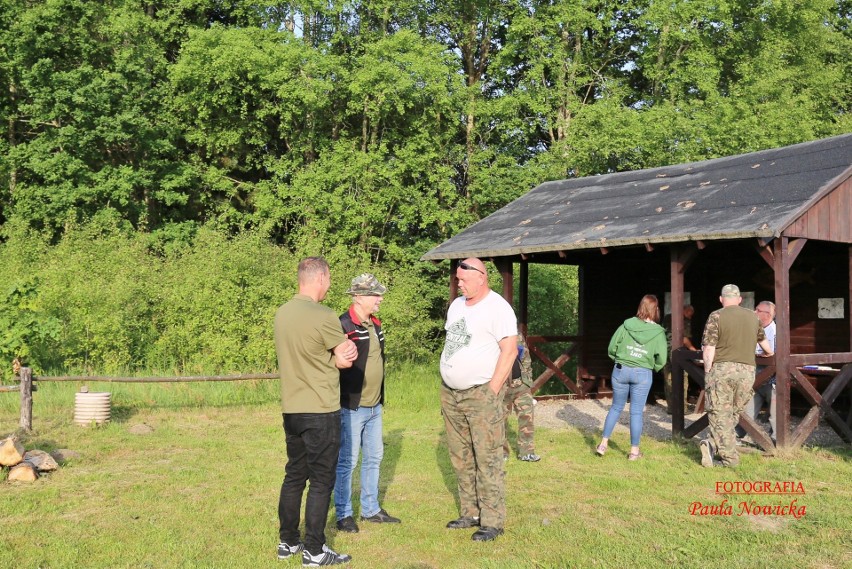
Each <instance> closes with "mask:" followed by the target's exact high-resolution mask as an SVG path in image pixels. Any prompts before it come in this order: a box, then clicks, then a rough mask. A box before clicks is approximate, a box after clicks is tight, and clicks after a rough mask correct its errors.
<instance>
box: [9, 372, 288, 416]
mask: <svg viewBox="0 0 852 569" xmlns="http://www.w3.org/2000/svg"><path fill="white" fill-rule="evenodd" d="M19 375H20V378H21V383H20V384H19V385H3V386H0V392H4V391H6V392H10V391H19V392H20V393H21V420H20V423H19V428H20V429H21V430H22V431H25V432H30V431H32V430H33V382H34V381H99V382H106V383H185V382H190V381H202V382H206V381H244V380H250V379H278V377H279V376H278V374H277V373H248V374H241V375H187V376H182V377H178V376H175V377H120V376H104V375H41V376H34V375H33V372H32V369H30V368H28V367H22V368H20V371H19Z"/></svg>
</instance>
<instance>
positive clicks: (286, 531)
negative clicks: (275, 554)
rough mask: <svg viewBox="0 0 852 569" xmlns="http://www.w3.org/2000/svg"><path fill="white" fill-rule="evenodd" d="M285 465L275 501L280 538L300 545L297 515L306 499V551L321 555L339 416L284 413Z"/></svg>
mask: <svg viewBox="0 0 852 569" xmlns="http://www.w3.org/2000/svg"><path fill="white" fill-rule="evenodd" d="M284 434H285V436H286V440H287V466H285V467H284V482H283V483H282V484H281V495H280V497H279V499H278V519H279V520H280V522H281V526H280V530H279V537H280V538H281V541H283V542H286V543H289V544H290V545H293V544H296V543H299V513H300V510H301V507H302V494H303V493H304V491H305V486H306V485H307V482H308V481H310V485H308V497H307V499H306V500H305V549H307V550H308V551H310V552H311V553H313V554H315V555H316V554H318V553H321V552H322V546H323V545H324V544H325V520H326V517H328V505H329V502H330V501H331V490H332V488H334V472H335V467H336V466H337V454H338V451H339V448H340V417H339V413H338V412H337V411H335V412H334V413H285V414H284Z"/></svg>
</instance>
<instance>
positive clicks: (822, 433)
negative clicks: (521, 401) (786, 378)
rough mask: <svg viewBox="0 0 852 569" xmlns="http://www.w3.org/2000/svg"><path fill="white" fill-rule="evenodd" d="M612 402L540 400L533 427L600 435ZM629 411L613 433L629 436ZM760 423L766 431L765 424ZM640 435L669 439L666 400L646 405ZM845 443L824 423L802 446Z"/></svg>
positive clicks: (797, 419)
mask: <svg viewBox="0 0 852 569" xmlns="http://www.w3.org/2000/svg"><path fill="white" fill-rule="evenodd" d="M611 402H612V400H611V399H543V400H541V401H536V406H535V424H536V426H537V427H543V428H550V429H559V428H565V427H574V428H576V429H578V430H580V431H583V432H592V433H594V434H595V435H596V436H600V433H601V431H602V430H603V423H604V419H605V418H606V414H607V412H608V411H609V407H610V404H611ZM629 410H630V404H629V403H628V404H627V405H626V406H625V407H624V411H623V412H622V413H621V417H620V418H619V420H618V424H616V426H615V432H616V433H630V413H629ZM700 417H701V414H698V413H692V414H690V415H687V416H686V421H685V424H686V426H689V425H690V424H691V423H692V422H693V421H696V420H698V419H699V418H700ZM801 420H802V419H801V417H792V418H791V422H792V424H793V428H795V427H796V426H797V425H798V424H799V423H800V422H801ZM759 422H760V421H759ZM761 424H764V426H765V427H767V428H768V424H765V423H761ZM704 432H706V430H705V431H704ZM642 436H647V437H651V438H652V439H655V440H658V441H667V440H671V438H672V418H671V415H669V414H668V413H666V402H665V400H655V401H654V402H653V403H651V402H650V400H649V402H648V404H647V405H646V406H645V422H644V426H643V429H642ZM845 444H846V443H844V442H843V439H841V438H840V436H839V435H838V434H837V433H835V432H834V429H832V428H831V426H830V425H828V424H827V423H826V422H825V421H824V420H821V421H820V422H819V425H818V426H817V428H816V429H815V430H814V432H813V433H811V435H810V437H808V439H807V440H806V441H805V446H819V447H830V446H843V445H845Z"/></svg>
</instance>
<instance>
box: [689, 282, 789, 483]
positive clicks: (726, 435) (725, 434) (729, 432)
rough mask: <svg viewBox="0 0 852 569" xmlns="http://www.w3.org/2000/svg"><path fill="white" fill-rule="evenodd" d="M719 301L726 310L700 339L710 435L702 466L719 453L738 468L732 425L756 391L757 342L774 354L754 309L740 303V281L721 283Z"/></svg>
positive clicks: (711, 319) (711, 462)
mask: <svg viewBox="0 0 852 569" xmlns="http://www.w3.org/2000/svg"><path fill="white" fill-rule="evenodd" d="M719 302H721V303H722V308H720V309H719V310H716V311H714V312H712V313H711V314H710V317H709V318H707V324H706V325H705V328H704V336H703V338H702V341H701V343H702V345H703V356H704V373H705V377H704V390H705V391H704V392H705V396H706V398H707V417H708V419H709V422H710V425H709V426H710V437H709V438H707V439H705V440H703V441H701V443H700V447H701V465H702V466H704V467H712V466H715V465H716V464H717V463H716V461H715V460H714V457H715V455H717V454H718V455H719V458H720V459H721V462H720V463H718V464H720V465H722V466H728V467H735V466H737V465H739V462H740V457H739V453H738V452H737V444H736V435H735V433H734V427H735V426H736V424H737V422H738V421H739V418H740V413H742V411H743V409H745V406H746V404H747V403H748V402H749V401H751V396H752V394H753V393H754V392H753V391H752V385H753V384H754V365H755V359H754V345H755V344H759V345H760V347H761V348H762V349H763V350H764V352H765V353H766V354H767V355H770V356H771V355H772V354H773V352H772V348H771V347H770V346H769V342H767V341H766V335H765V334H764V332H763V327H762V326H761V325H760V322H759V321H758V319H757V316H756V315H755V313H754V312H752V311H751V310H747V309H745V308H742V307H741V306H740V305H739V304H740V303H741V302H742V296H740V289H739V287H738V286H737V285H734V284H727V285H725V286H724V287H722V294H721V295H720V296H719Z"/></svg>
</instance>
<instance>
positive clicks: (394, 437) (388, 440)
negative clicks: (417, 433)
mask: <svg viewBox="0 0 852 569" xmlns="http://www.w3.org/2000/svg"><path fill="white" fill-rule="evenodd" d="M402 433H403V430H402V429H394V430H392V431H391V432H389V433H386V434H385V436H384V444H385V454H384V457H383V458H382V466H381V471H380V473H379V476H380V478H379V505H380V506H382V504H383V503H384V501H385V493H386V492H387V490H388V486H390V485H391V484H392V483H393V479H394V476H395V475H396V467H397V464H399V457H400V455H401V454H402V441H403V439H404V438H405V437H404V436H403V434H402ZM382 481H384V484H382ZM382 507H384V506H382ZM391 515H393V514H391Z"/></svg>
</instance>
